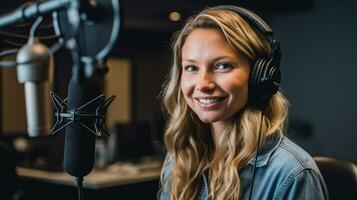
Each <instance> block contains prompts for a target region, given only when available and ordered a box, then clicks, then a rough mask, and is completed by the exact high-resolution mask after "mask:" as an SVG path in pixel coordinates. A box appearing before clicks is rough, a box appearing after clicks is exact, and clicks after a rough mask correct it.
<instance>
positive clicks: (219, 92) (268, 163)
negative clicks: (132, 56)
mask: <svg viewBox="0 0 357 200" xmlns="http://www.w3.org/2000/svg"><path fill="white" fill-rule="evenodd" d="M237 9H238V10H243V11H244V13H246V12H248V14H249V13H250V12H249V11H247V10H245V9H242V8H233V7H215V8H210V9H206V10H204V11H202V12H201V13H199V14H198V15H197V16H195V17H193V18H191V19H189V21H188V22H187V23H186V25H185V26H184V28H183V29H182V30H181V31H180V32H179V33H178V34H177V35H176V38H175V40H174V42H173V64H172V67H171V71H170V75H169V77H168V81H167V83H166V85H165V88H164V90H163V100H164V106H165V109H166V111H167V113H168V116H169V121H168V124H167V129H166V132H165V145H166V148H167V157H166V160H165V163H164V167H163V170H162V176H161V182H162V188H161V191H160V192H159V198H160V199H175V200H176V199H183V200H186V199H219V200H227V199H259V200H262V199H327V198H328V195H327V189H326V186H325V183H324V180H323V178H322V176H321V174H320V172H319V170H318V168H317V166H316V164H315V163H314V161H313V159H312V158H311V156H310V155H309V154H308V153H306V152H305V151H304V150H302V149H301V148H300V147H298V146H297V145H296V144H294V143H293V142H291V141H290V140H289V139H287V138H286V137H285V136H284V125H285V124H286V118H287V112H288V102H287V100H286V99H285V97H284V95H283V94H282V93H281V92H280V91H277V89H278V86H277V87H276V88H275V89H274V87H275V86H276V85H278V84H279V81H280V76H279V73H278V68H276V67H275V68H274V66H273V67H272V68H271V69H270V68H269V70H265V71H271V72H272V74H273V75H272V74H270V75H271V77H270V78H271V79H272V81H271V83H269V84H271V85H273V86H269V87H272V88H273V89H267V87H266V86H265V85H264V84H265V83H264V84H263V85H262V86H261V87H256V86H252V84H253V85H254V84H255V83H254V82H255V78H252V76H251V75H252V74H254V73H257V72H256V68H254V67H256V66H255V65H256V63H260V64H261V63H262V62H260V61H261V58H269V57H272V56H274V59H272V60H268V61H267V62H269V63H270V62H271V63H273V64H272V65H278V64H279V62H278V61H276V60H277V59H279V58H280V56H279V52H278V48H279V47H278V46H275V44H276V41H273V40H272V41H269V39H270V37H266V36H264V35H263V34H262V33H261V32H260V31H257V30H256V29H257V28H256V27H252V21H249V20H250V19H249V18H247V17H246V16H242V14H241V13H240V11H239V12H237V11H236V10H237ZM249 15H251V16H253V18H255V17H256V16H255V15H254V14H249ZM243 17H244V18H243ZM247 20H248V21H247ZM253 23H255V22H253ZM260 23H264V22H260ZM263 25H264V24H263ZM253 26H257V25H254V24H253ZM264 62H265V61H264ZM264 62H263V63H264ZM274 62H276V63H274ZM253 66H254V67H253ZM252 69H253V70H252ZM263 71H264V70H263ZM257 80H258V81H259V80H260V79H257ZM274 85H275V86H274ZM261 88H263V90H264V91H265V90H270V91H269V92H268V94H269V95H266V94H264V95H263V94H260V93H258V95H253V94H256V91H255V90H256V89H257V90H258V89H261ZM263 93H264V92H263ZM259 96H260V97H261V96H263V97H261V98H260V97H259ZM257 150H258V151H257ZM256 152H258V154H256Z"/></svg>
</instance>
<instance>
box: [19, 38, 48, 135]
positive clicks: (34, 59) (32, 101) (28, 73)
mask: <svg viewBox="0 0 357 200" xmlns="http://www.w3.org/2000/svg"><path fill="white" fill-rule="evenodd" d="M50 57H51V52H50V50H49V49H48V48H47V47H46V45H44V44H42V43H40V41H39V40H38V39H36V38H34V39H33V40H29V42H28V43H27V44H26V45H25V46H23V47H22V48H21V49H20V50H19V52H18V54H17V56H16V62H17V63H19V64H18V65H17V79H18V81H19V83H21V84H24V86H25V101H26V117H27V132H28V134H29V136H30V137H39V136H44V135H47V134H48V133H49V131H50V122H51V121H50V119H49V118H48V117H47V116H46V110H48V109H46V105H47V101H46V95H45V94H46V93H47V92H48V91H46V84H45V83H46V81H47V80H48V73H49V64H50Z"/></svg>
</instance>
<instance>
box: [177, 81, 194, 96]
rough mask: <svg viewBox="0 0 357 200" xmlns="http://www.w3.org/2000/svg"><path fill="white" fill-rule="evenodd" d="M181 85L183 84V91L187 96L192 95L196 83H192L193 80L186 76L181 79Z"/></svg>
mask: <svg viewBox="0 0 357 200" xmlns="http://www.w3.org/2000/svg"><path fill="white" fill-rule="evenodd" d="M180 86H181V91H182V93H183V95H184V96H185V98H186V97H187V96H191V95H192V92H193V89H194V84H193V83H192V81H191V80H190V79H188V78H187V77H185V76H182V77H181V81H180Z"/></svg>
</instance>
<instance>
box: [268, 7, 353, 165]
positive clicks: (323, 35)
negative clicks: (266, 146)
mask: <svg viewBox="0 0 357 200" xmlns="http://www.w3.org/2000/svg"><path fill="white" fill-rule="evenodd" d="M356 9H357V2H356V1H347V0H344V1H342V0H340V1H338V0H335V1H324V0H317V1H315V4H314V6H313V8H311V9H309V10H306V11H299V12H292V13H283V14H278V15H275V17H274V18H273V20H272V22H271V23H272V26H273V29H274V30H275V32H276V33H277V37H278V38H279V40H280V41H281V43H282V51H283V59H282V74H283V82H282V88H283V90H284V91H285V94H286V95H287V97H288V99H289V101H290V103H291V113H290V119H291V121H290V124H291V125H294V123H296V122H297V121H300V122H301V121H303V122H304V123H305V125H307V126H310V128H311V129H312V130H311V131H312V135H311V136H310V137H303V136H302V135H300V136H299V135H298V134H301V133H299V132H296V131H295V134H297V137H295V138H296V141H297V142H298V143H299V144H300V145H301V146H303V147H304V148H305V149H306V150H308V151H309V152H310V153H311V154H313V155H329V156H334V157H337V158H343V159H349V160H353V161H355V162H357V155H356V152H357V146H356V141H357V130H356V128H355V125H356V123H357V118H356V116H355V113H356V112H357V106H356V102H357V90H356V86H357V84H356V83H355V81H356V80H357V79H356V77H355V76H356V74H357V66H356V61H355V59H356V58H357V50H356V46H357V37H356V36H357V26H356V25H357V23H356V19H357V12H356ZM295 136H296V135H295Z"/></svg>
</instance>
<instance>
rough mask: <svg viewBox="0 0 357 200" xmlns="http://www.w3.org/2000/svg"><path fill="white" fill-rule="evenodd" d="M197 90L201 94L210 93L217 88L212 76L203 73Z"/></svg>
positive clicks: (197, 84)
mask: <svg viewBox="0 0 357 200" xmlns="http://www.w3.org/2000/svg"><path fill="white" fill-rule="evenodd" d="M196 88H197V90H199V91H201V92H210V91H213V90H214V89H215V88H216V84H215V82H214V79H213V77H212V74H210V73H209V72H202V73H201V75H200V77H199V79H198V81H197V83H196Z"/></svg>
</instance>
